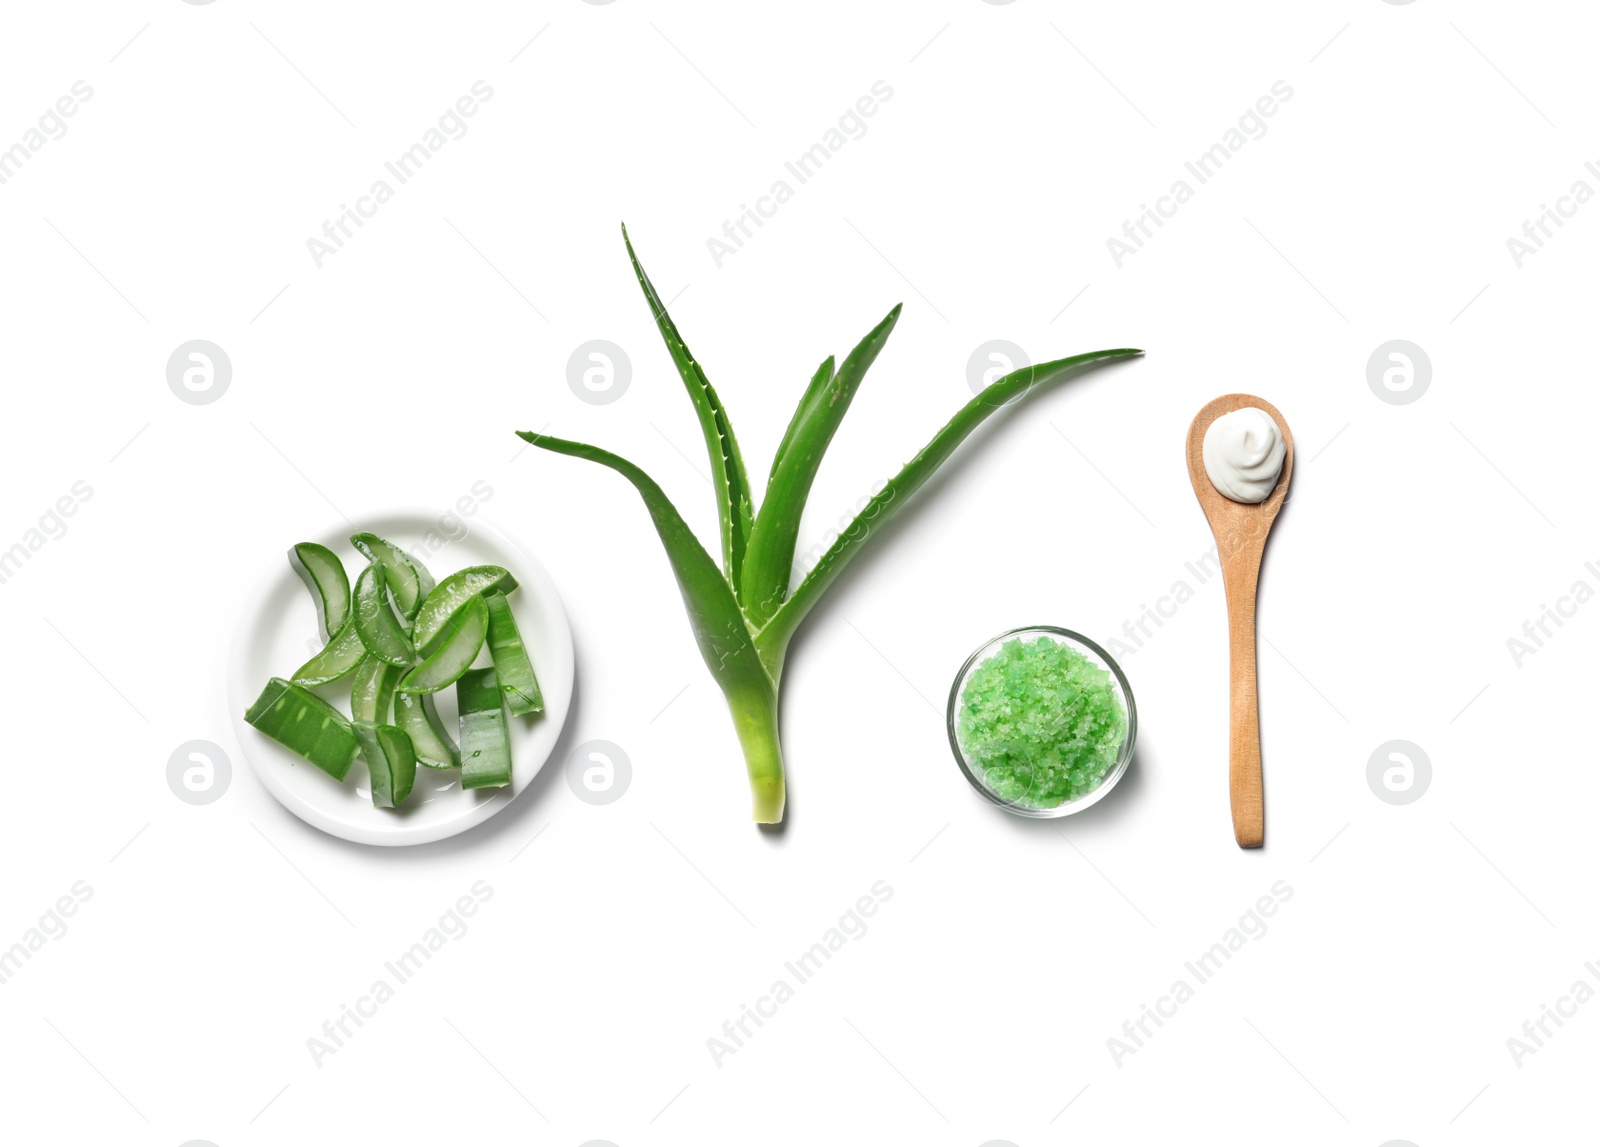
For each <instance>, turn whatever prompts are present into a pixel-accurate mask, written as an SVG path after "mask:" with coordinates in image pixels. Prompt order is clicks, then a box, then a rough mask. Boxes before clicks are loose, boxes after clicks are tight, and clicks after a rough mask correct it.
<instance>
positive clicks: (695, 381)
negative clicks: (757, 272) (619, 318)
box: [622, 227, 755, 600]
mask: <svg viewBox="0 0 1600 1147" xmlns="http://www.w3.org/2000/svg"><path fill="white" fill-rule="evenodd" d="M622 241H623V243H624V244H625V245H626V246H627V248H628V259H629V261H630V262H631V263H632V264H633V271H634V274H635V275H636V276H638V279H639V286H640V288H641V289H642V290H643V291H644V297H645V301H646V302H648V303H649V304H650V314H651V315H652V317H654V319H655V320H656V326H657V327H658V328H659V329H660V331H661V338H662V341H663V342H665V343H666V344H667V352H668V353H669V354H670V355H671V356H672V363H673V365H674V366H676V367H677V368H678V373H679V374H680V375H681V376H682V377H683V385H684V386H685V388H687V389H688V391H689V398H690V399H691V400H693V402H694V411H695V414H696V415H697V416H698V417H699V419H700V432H701V433H702V434H703V435H704V436H705V440H706V453H707V454H708V455H709V456H710V458H711V483H712V486H713V487H714V488H715V489H716V494H717V521H718V524H719V526H720V528H721V533H722V567H723V569H724V570H725V571H726V573H727V580H728V583H729V585H730V586H732V587H734V593H735V599H736V600H737V595H738V587H739V585H740V581H739V579H740V576H741V570H742V568H743V566H744V555H745V545H746V541H747V539H748V538H749V535H750V528H751V525H752V523H753V520H754V517H755V508H754V506H753V505H752V503H751V500H750V480H749V478H747V477H746V476H745V470H744V458H743V457H742V456H741V455H740V453H739V442H738V440H737V439H736V438H734V436H733V426H732V424H731V423H730V422H729V421H728V415H727V412H726V411H725V410H724V409H723V408H722V401H721V400H720V399H719V398H718V397H717V392H716V391H715V390H714V389H712V386H711V383H710V382H709V381H707V379H706V375H705V371H703V370H701V369H700V364H699V363H698V362H696V361H695V357H694V355H693V354H691V353H690V351H689V348H688V347H687V346H686V345H685V344H684V341H683V336H681V335H680V334H678V328H677V326H676V324H674V323H673V321H672V316H671V315H669V314H667V307H666V304H665V303H663V302H662V301H661V296H660V295H659V294H657V293H656V289H655V286H654V284H652V283H651V282H650V276H648V275H646V274H645V273H644V267H643V266H642V265H640V263H639V257H638V256H637V255H635V254H634V252H633V243H632V241H631V240H630V239H629V238H628V229H627V227H623V229H622ZM674 512H676V511H674Z"/></svg>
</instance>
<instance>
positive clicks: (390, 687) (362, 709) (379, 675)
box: [350, 653, 400, 725]
mask: <svg viewBox="0 0 1600 1147" xmlns="http://www.w3.org/2000/svg"><path fill="white" fill-rule="evenodd" d="M399 680H400V667H399V666H398V665H390V664H389V663H388V662H387V661H380V660H378V658H376V657H374V656H372V654H370V653H369V654H367V655H366V657H364V658H363V659H362V661H361V664H360V665H357V666H356V671H355V675H354V676H352V677H351V678H350V715H351V716H352V717H354V718H355V719H356V720H357V721H365V722H367V724H369V725H387V724H388V723H389V705H390V702H392V701H393V700H394V687H395V684H396V683H397V682H398V681H399Z"/></svg>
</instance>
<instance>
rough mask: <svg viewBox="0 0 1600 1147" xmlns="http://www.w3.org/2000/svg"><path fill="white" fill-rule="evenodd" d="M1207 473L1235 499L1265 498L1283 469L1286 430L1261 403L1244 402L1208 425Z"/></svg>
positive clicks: (1224, 493)
mask: <svg viewBox="0 0 1600 1147" xmlns="http://www.w3.org/2000/svg"><path fill="white" fill-rule="evenodd" d="M1200 455H1201V457H1202V458H1203V459H1204V460H1205V464H1206V477H1208V478H1210V479H1211V484H1212V485H1213V486H1215V487H1216V488H1217V493H1219V494H1221V495H1222V496H1223V497H1224V498H1231V499H1232V500H1233V501H1235V502H1264V501H1266V499H1267V495H1269V494H1271V493H1272V488H1273V487H1274V486H1276V485H1277V484H1278V475H1279V474H1281V473H1282V472H1283V455H1284V446H1283V433H1282V431H1280V430H1279V429H1278V424H1277V422H1276V421H1274V420H1273V417H1272V415H1270V414H1268V413H1267V412H1266V411H1265V410H1262V409H1261V408H1260V407H1258V406H1243V407H1240V408H1239V409H1238V410H1235V411H1232V412H1231V413H1228V414H1224V415H1223V416H1222V417H1221V418H1219V419H1217V420H1216V421H1215V422H1213V423H1212V424H1211V425H1210V426H1208V427H1206V437H1205V441H1204V443H1203V444H1202V445H1201V447H1200Z"/></svg>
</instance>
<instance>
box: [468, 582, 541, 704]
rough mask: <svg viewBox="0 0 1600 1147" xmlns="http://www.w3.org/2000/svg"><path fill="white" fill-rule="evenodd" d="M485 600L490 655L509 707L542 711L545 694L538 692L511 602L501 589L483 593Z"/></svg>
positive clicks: (537, 685) (531, 665)
mask: <svg viewBox="0 0 1600 1147" xmlns="http://www.w3.org/2000/svg"><path fill="white" fill-rule="evenodd" d="M483 603H484V604H485V605H486V606H488V608H489V656H490V657H492V658H493V659H494V671H495V674H496V676H498V677H499V678H500V692H501V693H503V694H505V698H506V708H507V709H510V710H511V713H512V715H513V716H517V717H520V716H522V715H523V714H524V713H537V712H539V711H540V710H541V709H543V708H544V697H543V696H542V695H541V694H540V692H539V681H538V678H536V677H534V675H533V663H532V662H530V661H529V660H528V651H527V650H526V649H524V648H523V646H522V634H520V633H518V632H517V619H516V618H514V617H512V616H511V603H510V602H508V601H507V600H506V595H505V594H503V593H500V592H499V591H498V590H494V591H491V592H489V593H486V594H484V595H483Z"/></svg>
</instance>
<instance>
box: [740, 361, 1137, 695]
mask: <svg viewBox="0 0 1600 1147" xmlns="http://www.w3.org/2000/svg"><path fill="white" fill-rule="evenodd" d="M1143 353H1144V352H1143V351H1139V350H1132V349H1118V350H1101V351H1091V352H1090V353H1088V354H1079V355H1073V356H1072V357H1071V358H1063V359H1057V360H1056V361H1054V362H1047V363H1041V364H1039V365H1038V366H1031V367H1024V368H1023V369H1021V370H1016V371H1012V372H1011V373H1010V374H1008V375H1006V376H1004V377H1003V378H999V379H996V380H995V381H994V382H992V383H990V384H989V385H988V386H986V387H984V388H983V390H981V391H979V392H978V394H976V395H975V396H973V398H972V400H971V401H970V402H968V403H967V404H966V405H965V406H963V407H962V408H961V409H960V410H959V411H957V412H956V416H955V417H954V418H952V419H951V420H950V421H949V422H947V423H945V425H944V428H943V429H942V430H940V431H939V433H937V434H935V435H934V436H933V440H932V441H931V442H929V443H928V444H927V445H926V446H924V447H923V448H922V450H921V451H920V452H919V453H918V454H917V456H916V457H915V458H913V459H912V460H911V461H910V462H908V463H906V465H905V467H904V468H903V469H902V470H901V471H900V473H898V474H896V475H895V476H894V477H893V478H891V479H890V480H889V482H888V483H887V484H886V485H885V486H884V487H883V489H882V490H880V491H878V493H877V494H875V495H873V497H872V499H871V501H869V502H868V503H867V505H866V506H865V507H864V508H863V509H862V511H861V512H860V513H859V514H857V515H856V516H855V519H854V520H853V521H852V522H851V523H850V525H849V527H848V528H846V529H845V530H844V531H843V532H842V533H841V534H840V535H839V538H838V540H837V541H835V542H834V543H833V545H832V546H830V547H829V548H828V551H827V552H826V553H825V554H823V555H822V558H821V560H820V561H818V562H817V564H816V565H815V566H813V567H812V569H811V572H810V573H808V574H806V576H805V578H804V579H803V580H802V581H801V582H800V584H799V585H798V586H796V587H795V590H794V593H792V594H790V595H789V599H788V600H787V601H785V602H784V603H783V605H782V606H780V607H779V608H778V611H777V612H776V613H775V614H773V615H772V618H771V619H770V620H769V621H768V622H767V623H766V624H765V625H764V626H762V627H761V628H760V629H759V630H757V631H756V645H757V647H758V648H759V649H760V651H761V657H762V660H763V661H764V662H765V663H766V664H767V666H768V667H769V671H774V672H775V670H774V669H773V667H774V666H782V664H783V655H784V651H785V650H786V649H787V648H788V645H789V639H790V638H791V637H793V636H794V631H795V630H796V629H797V628H799V626H800V623H801V621H803V620H804V619H805V616H806V614H807V613H809V612H810V611H811V607H812V606H814V605H816V603H817V600H818V599H819V598H820V597H821V596H822V594H823V592H824V591H825V590H826V589H827V588H828V586H829V585H830V584H832V582H833V579H834V578H836V577H838V576H839V573H840V571H842V570H843V569H844V567H845V566H846V565H847V564H848V563H849V561H850V559H851V558H853V557H854V556H855V555H856V553H857V552H859V550H860V549H861V545H862V543H863V542H865V541H866V540H867V539H868V538H869V537H871V536H872V534H873V533H874V532H875V531H876V530H877V529H878V528H879V527H880V526H882V525H883V524H884V523H885V522H887V521H888V520H889V519H890V518H892V517H893V516H894V515H895V513H896V511H898V510H899V509H900V507H901V506H903V505H904V504H905V503H906V502H907V501H908V500H909V499H910V497H911V495H912V494H914V493H916V491H917V490H918V489H919V488H920V487H921V486H922V484H923V483H924V482H926V481H927V480H928V479H929V478H931V477H932V476H933V474H934V472H935V471H936V470H938V469H939V467H940V466H941V465H942V464H943V463H944V461H945V459H947V458H949V457H950V455H951V454H952V453H954V452H955V449H956V447H957V446H959V445H961V443H962V442H963V441H964V440H965V439H966V437H967V435H969V434H971V433H972V432H973V431H974V430H976V429H977V428H978V427H979V426H980V425H981V424H982V423H983V421H984V419H986V418H988V417H989V415H991V414H993V413H994V412H995V411H997V410H999V409H1000V408H1001V407H1003V406H1005V405H1006V404H1007V403H1008V402H1010V401H1011V400H1012V399H1013V398H1016V397H1018V396H1020V395H1022V394H1025V393H1027V392H1029V391H1030V390H1033V389H1035V388H1040V387H1044V386H1047V385H1049V384H1050V383H1053V382H1057V381H1059V380H1060V379H1062V378H1064V377H1066V376H1067V375H1069V374H1072V373H1074V372H1075V371H1076V370H1077V368H1080V367H1086V366H1090V365H1095V364H1099V363H1103V362H1110V361H1112V360H1115V359H1120V358H1131V357H1133V356H1134V355H1138V354H1143Z"/></svg>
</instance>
